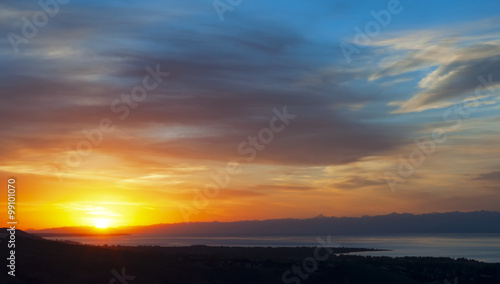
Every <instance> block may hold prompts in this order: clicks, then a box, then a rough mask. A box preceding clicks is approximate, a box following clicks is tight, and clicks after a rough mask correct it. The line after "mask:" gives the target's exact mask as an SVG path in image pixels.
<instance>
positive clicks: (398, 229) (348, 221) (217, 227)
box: [29, 211, 500, 237]
mask: <svg viewBox="0 0 500 284" xmlns="http://www.w3.org/2000/svg"><path fill="white" fill-rule="evenodd" d="M498 224H500V212H490V211H476V212H467V213H464V212H449V213H429V214H422V215H413V214H409V213H404V214H397V213H392V214H389V215H381V216H372V217H371V216H363V217H360V218H357V217H341V218H338V217H324V216H322V215H320V216H317V217H315V218H311V219H274V220H264V221H238V222H197V223H177V224H157V225H151V226H134V227H118V228H113V229H109V230H107V233H115V234H139V233H141V234H144V233H148V234H163V235H166V236H186V237H187V236H193V237H194V236H197V237H214V236H277V235H286V236H300V235H381V234H411V233H500V226H498ZM29 232H31V233H35V234H40V235H44V234H48V233H50V234H94V233H95V232H96V230H95V229H93V228H90V227H64V228H53V229H44V230H38V231H37V230H30V231H29Z"/></svg>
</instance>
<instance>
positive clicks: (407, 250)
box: [47, 234, 500, 263]
mask: <svg viewBox="0 0 500 284" xmlns="http://www.w3.org/2000/svg"><path fill="white" fill-rule="evenodd" d="M317 237H318V236H300V237H296V236H295V237H287V236H283V237H275V236H273V237H213V238H200V237H182V238H179V237H165V236H162V235H146V234H142V235H141V234H134V235H126V236H113V237H102V236H101V237H99V236H82V237H50V238H47V239H52V240H55V239H59V240H71V241H76V242H80V243H83V244H92V245H127V246H137V245H152V246H156V245H158V246H191V245H209V246H259V247H268V246H270V247H277V246H280V247H297V246H311V247H312V246H317V245H318V242H317V241H316V239H317ZM320 237H322V238H323V239H325V238H326V237H327V236H320ZM331 238H332V244H333V246H335V247H359V248H377V249H389V250H391V251H381V252H366V253H356V254H358V255H376V256H445V257H453V258H458V257H465V258H472V259H476V260H480V261H484V262H498V263H500V234H412V235H392V236H331Z"/></svg>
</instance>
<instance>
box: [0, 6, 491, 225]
mask: <svg viewBox="0 0 500 284" xmlns="http://www.w3.org/2000/svg"><path fill="white" fill-rule="evenodd" d="M61 2H65V1H62V0H61ZM215 3H216V5H215V6H214V2H213V1H211V0H205V1H200V0H196V1H172V0H161V1H159V0H158V1H132V0H120V1H115V0H111V1H78V0H71V1H69V2H67V3H59V4H58V10H57V11H55V10H54V6H51V7H49V8H46V9H48V11H49V12H50V11H52V13H50V15H49V14H47V12H44V9H43V8H42V7H41V6H40V5H39V4H38V1H13V0H8V1H2V2H1V3H0V22H1V24H0V30H1V34H2V36H3V37H2V40H1V41H0V73H1V77H0V85H1V89H0V93H1V103H0V124H1V128H0V135H1V141H2V143H1V144H0V153H1V163H0V172H1V176H2V177H3V179H2V180H3V182H4V184H5V185H7V179H8V178H9V177H15V178H16V183H17V186H18V192H17V199H18V202H17V206H18V207H17V217H18V222H19V227H20V228H22V229H28V228H35V229H41V228H49V227H61V226H97V227H106V226H122V225H148V224H156V223H176V222H184V221H187V220H186V210H188V211H189V210H191V211H189V212H190V214H188V215H189V221H235V220H254V219H272V218H309V217H314V216H316V215H319V214H324V215H326V216H363V215H378V214H388V213H391V212H400V213H402V212H410V213H427V212H448V211H474V210H494V211H499V210H500V159H499V157H500V144H499V142H500V97H499V92H500V17H498V11H500V1H484V2H480V3H479V2H477V1H456V0H455V1H439V3H436V2H433V1H410V0H402V1H401V2H399V3H398V2H397V1H395V0H377V1H359V0H358V1H332V0H328V1H289V0H288V1H284V0H277V1H248V0H245V1H243V2H241V4H239V5H238V3H239V2H238V1H236V0H233V1H226V0H221V2H215ZM220 3H223V4H220ZM227 3H233V4H236V5H234V6H231V5H230V4H227ZM224 5H226V6H224ZM221 7H226V8H221ZM228 7H229V8H228ZM50 9H52V10H50ZM217 9H219V10H218V11H217ZM220 9H227V11H225V12H221V11H223V10H220ZM382 10H383V11H382ZM371 11H373V12H371ZM380 11H382V12H380ZM37 13H38V14H37ZM34 15H38V16H35V22H36V21H38V22H37V23H38V24H39V26H38V27H37V26H35V24H34V23H33V21H34ZM43 15H45V17H46V18H44V17H43ZM388 15H389V16H388ZM387 16H388V17H387ZM377 18H378V20H377ZM23 19H24V20H23ZM44 19H45V20H46V23H45V25H43V23H42V24H40V22H41V21H44ZM377 21H378V22H377ZM29 25H33V26H34V27H35V32H34V31H33V29H31V30H30V28H29V27H28V26H29ZM377 27H378V28H377ZM23 30H24V34H25V35H23ZM360 31H361V32H362V33H363V34H361V35H360ZM367 33H369V34H367ZM26 35H28V36H27V37H26ZM156 69H159V71H158V70H156ZM159 72H160V73H159ZM166 73H168V76H167V74H166ZM151 74H155V75H156V77H155V76H152V75H151ZM144 82H145V83H144ZM146 85H147V86H149V89H150V90H147V94H144V93H140V92H139V91H138V90H144V89H145V87H144V86H146ZM132 92H135V94H134V95H135V96H130V95H131V93H132ZM122 94H123V95H122ZM127 98H128V99H127ZM134 98H135V99H134ZM127 100H128V102H127ZM284 110H286V112H288V114H289V116H290V119H288V120H286V119H284V120H283V119H280V118H278V116H277V113H278V114H281V113H283V111H284ZM292 117H293V118H292ZM270 123H271V124H272V125H274V126H275V127H274V128H276V129H277V128H279V130H280V131H271V132H269V129H270V128H269V127H270ZM273 123H274V124H273ZM266 128H267V130H265V129H266ZM104 130H107V131H106V132H104ZM84 133H87V136H89V135H90V137H92V138H93V139H94V141H93V142H92V140H91V139H90V138H87V136H86V135H85V134H84ZM88 133H93V136H92V135H91V134H88ZM96 133H100V134H96ZM259 133H261V136H262V137H264V138H261V139H268V138H269V135H270V134H269V133H272V137H271V138H269V139H268V140H267V141H266V142H268V144H266V143H262V141H261V142H258V143H259V146H260V147H257V148H260V149H262V150H260V149H258V150H254V151H255V152H252V150H251V149H252V148H251V147H252V146H250V142H249V136H250V137H258V134H259ZM100 135H102V136H100ZM250 139H251V138H250ZM257 139H259V138H257ZM269 140H271V141H269ZM415 140H417V141H426V143H424V144H425V145H426V147H427V148H425V147H424V148H421V147H423V146H422V145H423V144H422V143H420V144H422V145H420V146H421V147H419V146H418V145H417V144H418V143H417V142H416V141H415ZM94 142H95V143H94ZM245 142H246V144H245ZM92 143H93V144H92ZM242 143H243V144H242ZM88 145H91V149H90V150H89V149H88V147H87V148H86V147H85V146H88ZM263 147H265V148H263ZM79 148H80V151H79V152H78V151H77V149H79ZM238 148H240V149H239V150H238ZM253 149H255V147H254V148H253ZM75 151H76V152H75ZM90 151H91V153H90ZM425 151H427V152H425ZM424 152H425V153H424ZM251 153H256V154H255V157H253V154H251ZM422 154H423V155H424V156H422ZM410 156H411V157H412V158H413V166H411V167H413V170H411V171H406V172H404V170H408V167H407V166H406V167H405V166H402V165H405V164H406V165H407V164H408V163H410V162H408V161H409V160H410ZM78 157H79V158H78ZM402 161H403V162H402ZM234 162H238V163H239V173H236V174H234V175H231V176H230V180H229V181H228V182H227V185H226V186H224V187H222V188H220V190H219V192H218V194H214V195H213V196H211V197H210V196H209V197H207V196H205V197H203V198H200V194H202V193H203V189H204V188H205V186H206V185H207V184H214V181H213V178H212V176H213V175H214V173H217V175H219V176H220V171H221V169H224V168H226V166H227V164H228V163H229V165H230V166H232V167H233V168H234V167H235V166H236V164H234ZM417 164H418V165H417ZM403 181H404V182H403ZM388 183H390V184H391V183H392V185H393V186H392V188H391V186H389V185H388ZM4 193H5V196H4V197H2V202H1V203H0V204H1V205H2V208H5V206H6V199H7V193H6V192H4ZM204 198H206V199H204ZM193 199H194V201H193ZM4 201H5V202H4ZM180 208H183V210H184V211H183V210H181V209H180ZM186 208H188V209H186ZM189 208H191V209H189ZM4 215H6V214H4ZM6 217H7V216H3V217H2V218H4V219H5V218H6Z"/></svg>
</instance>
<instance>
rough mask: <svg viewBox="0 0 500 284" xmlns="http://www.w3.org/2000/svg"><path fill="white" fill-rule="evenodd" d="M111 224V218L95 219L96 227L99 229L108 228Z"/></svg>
mask: <svg viewBox="0 0 500 284" xmlns="http://www.w3.org/2000/svg"><path fill="white" fill-rule="evenodd" d="M108 226H109V219H95V221H94V227H96V228H98V229H106V228H107V227H108Z"/></svg>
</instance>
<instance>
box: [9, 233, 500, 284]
mask: <svg viewBox="0 0 500 284" xmlns="http://www.w3.org/2000/svg"><path fill="white" fill-rule="evenodd" d="M5 230H6V229H2V231H1V233H4V232H6V231H5ZM16 235H17V239H16V276H15V277H12V276H9V275H7V270H6V269H7V266H6V263H5V262H6V260H5V258H3V257H2V261H1V265H0V283H6V284H10V283H14V284H59V283H60V284H66V283H71V284H99V283H129V284H156V283H158V284H167V283H168V284H186V283H189V284H209V283H213V284H226V283H227V284H238V283H240V284H250V283H252V284H254V283H305V284H306V283H311V284H327V283H328V284H336V283H338V284H344V283H349V284H361V283H370V284H379V283H380V284H382V283H383V284H393V283H394V284H406V283H407V284H418V283H422V284H423V283H426V284H430V283H432V284H437V283H460V284H476V283H477V284H498V283H500V263H483V262H479V261H475V260H468V259H451V258H433V257H399V258H391V257H369V256H355V255H346V254H345V253H348V252H359V251H366V250H369V249H354V248H329V249H331V252H332V254H329V255H327V257H326V258H325V252H326V251H327V249H325V247H322V249H323V252H321V254H316V253H317V252H316V248H311V247H298V248H271V247H269V248H257V247H247V248H238V247H208V246H190V247H150V246H138V247H125V246H88V245H79V244H68V243H62V242H58V241H50V240H45V239H41V238H39V237H37V236H32V235H30V234H26V233H24V232H21V231H17V232H16ZM6 237H7V236H6V235H5V234H3V236H2V237H1V238H0V241H1V244H2V245H1V246H0V255H3V256H7V254H8V249H7V246H6V245H5V244H6V241H7V238H6ZM316 255H318V256H320V257H321V261H317V265H316V266H314V265H312V264H311V263H312V262H307V261H306V262H307V263H306V264H305V265H306V266H304V263H305V262H304V261H305V260H306V259H309V260H311V258H315V257H316ZM308 270H309V272H307V271H308ZM120 277H122V278H121V279H119V278H120Z"/></svg>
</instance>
